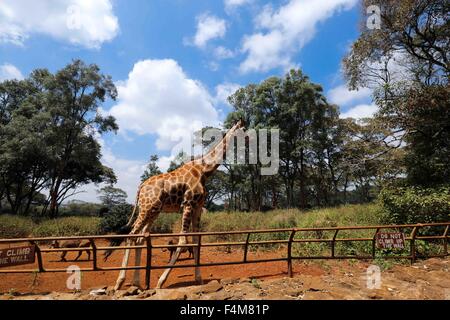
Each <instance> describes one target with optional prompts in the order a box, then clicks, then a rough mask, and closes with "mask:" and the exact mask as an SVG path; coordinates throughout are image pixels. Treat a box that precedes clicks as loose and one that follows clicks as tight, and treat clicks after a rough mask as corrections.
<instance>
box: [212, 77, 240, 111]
mask: <svg viewBox="0 0 450 320" xmlns="http://www.w3.org/2000/svg"><path fill="white" fill-rule="evenodd" d="M241 87H242V86H241V85H239V84H237V83H230V82H225V83H221V84H219V85H217V86H216V96H215V97H214V101H215V103H216V104H224V105H229V103H228V101H227V98H228V97H229V96H231V95H232V94H233V93H235V92H236V91H237V90H238V89H239V88H241Z"/></svg>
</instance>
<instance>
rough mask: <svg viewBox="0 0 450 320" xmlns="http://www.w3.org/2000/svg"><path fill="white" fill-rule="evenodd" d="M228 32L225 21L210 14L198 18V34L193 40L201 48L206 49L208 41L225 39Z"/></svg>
mask: <svg viewBox="0 0 450 320" xmlns="http://www.w3.org/2000/svg"><path fill="white" fill-rule="evenodd" d="M226 31H227V25H226V23H225V20H223V19H220V18H217V17H215V16H213V15H210V14H208V13H204V14H202V15H200V16H198V17H197V32H196V34H195V36H194V38H193V40H192V42H193V44H194V45H195V46H197V47H199V48H204V47H205V46H206V44H207V43H208V41H210V40H213V39H215V38H223V37H224V36H225V33H226Z"/></svg>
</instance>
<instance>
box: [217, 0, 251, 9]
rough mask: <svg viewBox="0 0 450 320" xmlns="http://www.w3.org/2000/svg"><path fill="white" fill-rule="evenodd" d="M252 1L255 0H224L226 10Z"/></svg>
mask: <svg viewBox="0 0 450 320" xmlns="http://www.w3.org/2000/svg"><path fill="white" fill-rule="evenodd" d="M252 1H253V0H224V4H225V11H227V12H229V11H231V10H233V9H236V8H237V7H240V6H243V5H245V4H248V3H250V2H252Z"/></svg>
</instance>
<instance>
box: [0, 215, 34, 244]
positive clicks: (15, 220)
mask: <svg viewBox="0 0 450 320" xmlns="http://www.w3.org/2000/svg"><path fill="white" fill-rule="evenodd" d="M32 229H33V222H32V221H31V219H29V218H25V217H19V216H12V215H8V214H4V215H0V238H22V237H28V236H29V235H30V233H31V230H32Z"/></svg>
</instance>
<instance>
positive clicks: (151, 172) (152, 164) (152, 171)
mask: <svg viewBox="0 0 450 320" xmlns="http://www.w3.org/2000/svg"><path fill="white" fill-rule="evenodd" d="M158 159H159V157H158V155H156V154H154V155H151V156H150V161H149V163H148V164H147V168H146V169H145V171H144V173H143V174H142V175H141V181H145V180H147V179H148V178H150V177H153V176H157V175H159V174H161V173H162V172H161V170H160V169H159V167H158V165H157V164H156V162H157V161H158Z"/></svg>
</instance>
